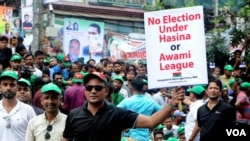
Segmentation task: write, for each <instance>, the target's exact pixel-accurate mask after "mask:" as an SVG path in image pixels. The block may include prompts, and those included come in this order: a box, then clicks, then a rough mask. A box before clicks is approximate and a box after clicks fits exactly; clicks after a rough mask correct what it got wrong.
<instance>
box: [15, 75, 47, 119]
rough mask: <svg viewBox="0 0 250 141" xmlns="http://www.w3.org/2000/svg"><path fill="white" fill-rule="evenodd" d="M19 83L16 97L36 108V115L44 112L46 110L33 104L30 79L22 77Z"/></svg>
mask: <svg viewBox="0 0 250 141" xmlns="http://www.w3.org/2000/svg"><path fill="white" fill-rule="evenodd" d="M17 84H18V85H17V93H16V98H17V99H18V100H20V101H21V102H23V103H26V104H28V105H30V106H31V107H32V108H33V109H34V111H35V113H36V115H40V114H42V113H43V112H44V111H43V110H42V109H40V108H38V107H36V106H34V105H33V104H32V91H31V84H30V81H28V80H26V79H24V78H21V79H19V80H18V82H17Z"/></svg>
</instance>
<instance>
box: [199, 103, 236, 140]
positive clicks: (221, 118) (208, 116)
mask: <svg viewBox="0 0 250 141" xmlns="http://www.w3.org/2000/svg"><path fill="white" fill-rule="evenodd" d="M207 104H208V103H206V104H204V105H202V106H201V107H200V108H199V109H198V113H197V122H198V126H199V127H200V141H218V140H219V139H220V140H221V139H222V138H224V137H225V136H227V134H226V129H227V128H232V126H233V124H234V122H235V119H236V113H235V110H234V109H233V108H232V107H231V106H230V105H229V104H227V103H225V102H223V101H221V100H220V101H219V102H218V103H217V105H215V106H214V107H213V109H211V110H210V109H209V108H208V105H207Z"/></svg>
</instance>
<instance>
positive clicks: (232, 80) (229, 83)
mask: <svg viewBox="0 0 250 141" xmlns="http://www.w3.org/2000/svg"><path fill="white" fill-rule="evenodd" d="M233 83H234V78H231V79H229V80H228V85H229V86H231V85H233Z"/></svg>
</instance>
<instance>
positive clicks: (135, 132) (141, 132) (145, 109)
mask: <svg viewBox="0 0 250 141" xmlns="http://www.w3.org/2000/svg"><path fill="white" fill-rule="evenodd" d="M117 107H120V108H124V109H126V110H130V111H134V112H137V113H139V114H143V115H146V116H151V115H152V114H154V113H155V112H157V111H159V110H160V109H161V108H162V106H160V105H159V104H157V103H156V102H155V101H154V100H153V99H150V98H148V97H146V96H145V95H144V94H135V95H133V96H131V97H130V98H126V99H124V100H123V101H122V102H121V103H120V104H118V105H117ZM124 135H125V136H127V137H131V138H133V139H136V140H138V141H148V140H149V137H150V132H149V129H148V128H135V129H129V130H128V131H127V132H124Z"/></svg>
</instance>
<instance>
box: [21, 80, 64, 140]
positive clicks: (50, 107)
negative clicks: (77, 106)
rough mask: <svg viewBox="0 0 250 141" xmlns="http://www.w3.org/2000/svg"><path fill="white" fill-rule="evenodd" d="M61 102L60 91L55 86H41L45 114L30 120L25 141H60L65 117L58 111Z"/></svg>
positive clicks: (50, 84)
mask: <svg viewBox="0 0 250 141" xmlns="http://www.w3.org/2000/svg"><path fill="white" fill-rule="evenodd" d="M61 102H62V91H61V89H60V88H59V87H58V86H57V85H55V84H54V83H48V84H45V85H43V87H42V88H41V103H42V105H43V108H44V109H45V112H44V114H41V115H39V116H37V117H35V118H33V119H32V120H30V122H29V124H28V129H27V132H26V136H25V141H45V140H51V141H52V140H53V141H60V140H61V138H62V132H63V130H64V127H65V122H66V117H67V116H66V115H64V114H62V113H61V112H60V111H59V106H60V104H61Z"/></svg>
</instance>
